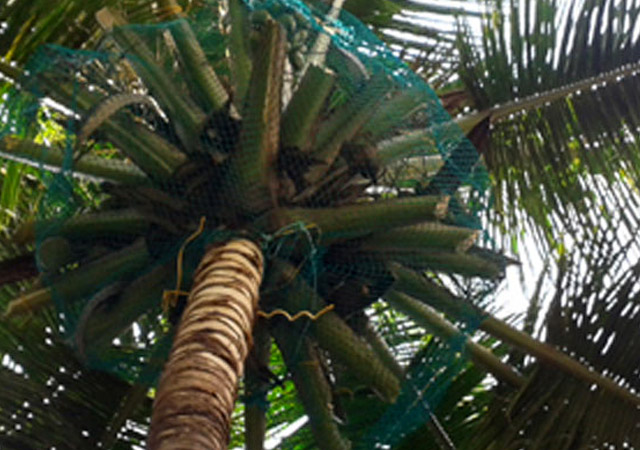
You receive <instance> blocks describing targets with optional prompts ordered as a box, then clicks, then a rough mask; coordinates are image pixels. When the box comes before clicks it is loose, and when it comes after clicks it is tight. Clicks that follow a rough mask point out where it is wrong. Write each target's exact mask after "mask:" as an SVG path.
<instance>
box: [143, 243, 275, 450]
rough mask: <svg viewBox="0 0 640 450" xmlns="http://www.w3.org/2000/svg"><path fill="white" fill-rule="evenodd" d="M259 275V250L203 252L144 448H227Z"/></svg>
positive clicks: (237, 247)
mask: <svg viewBox="0 0 640 450" xmlns="http://www.w3.org/2000/svg"><path fill="white" fill-rule="evenodd" d="M262 272H263V256H262V252H261V250H260V248H259V247H257V246H256V244H254V243H253V242H251V241H247V240H234V241H231V242H229V243H227V244H225V245H222V246H219V247H214V248H212V249H210V250H208V251H207V253H206V254H205V256H204V258H203V259H202V262H201V263H200V266H199V267H198V269H197V271H196V274H195V277H194V281H193V287H192V289H191V293H190V294H189V299H188V302H187V307H186V309H185V311H184V313H183V315H182V320H181V322H180V325H179V327H178V331H177V333H176V337H175V339H174V343H173V348H172V350H171V355H170V357H169V360H168V362H167V364H166V365H165V369H164V372H163V374H162V377H161V379H160V385H159V387H158V392H157V394H156V398H155V403H154V405H153V414H152V417H151V430H150V433H149V442H148V444H149V445H148V448H149V449H151V450H159V449H162V450H168V449H184V450H186V449H189V450H196V449H206V450H217V449H226V448H227V445H228V441H229V428H230V421H231V413H232V411H233V407H234V403H235V399H236V393H237V385H238V378H239V377H240V376H241V375H242V372H243V367H244V360H245V357H246V356H247V353H248V351H249V348H250V346H251V331H252V326H253V322H254V317H255V311H256V309H257V304H258V291H259V287H260V283H261V281H262Z"/></svg>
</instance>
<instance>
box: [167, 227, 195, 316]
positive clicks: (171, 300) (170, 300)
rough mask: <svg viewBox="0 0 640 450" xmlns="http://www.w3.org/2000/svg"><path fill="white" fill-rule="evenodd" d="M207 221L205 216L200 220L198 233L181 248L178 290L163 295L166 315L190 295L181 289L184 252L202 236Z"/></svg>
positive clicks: (177, 274) (177, 277) (177, 275)
mask: <svg viewBox="0 0 640 450" xmlns="http://www.w3.org/2000/svg"><path fill="white" fill-rule="evenodd" d="M205 221H206V218H205V217H204V216H203V217H201V218H200V226H198V229H197V230H196V231H194V232H193V233H192V234H191V236H189V237H188V238H187V239H186V240H185V241H184V242H183V243H182V246H181V247H180V250H179V251H178V258H177V261H176V265H177V267H176V288H175V289H174V290H173V291H169V290H167V291H164V292H163V293H162V311H163V312H164V313H165V314H166V313H167V311H169V307H170V306H176V304H177V303H178V299H179V298H180V297H181V296H187V295H189V293H188V292H186V291H183V290H181V289H180V287H181V285H182V261H183V259H184V251H185V249H186V248H187V245H189V244H190V243H191V242H192V241H193V240H194V239H196V238H197V237H198V236H200V235H201V234H202V231H203V230H204V223H205Z"/></svg>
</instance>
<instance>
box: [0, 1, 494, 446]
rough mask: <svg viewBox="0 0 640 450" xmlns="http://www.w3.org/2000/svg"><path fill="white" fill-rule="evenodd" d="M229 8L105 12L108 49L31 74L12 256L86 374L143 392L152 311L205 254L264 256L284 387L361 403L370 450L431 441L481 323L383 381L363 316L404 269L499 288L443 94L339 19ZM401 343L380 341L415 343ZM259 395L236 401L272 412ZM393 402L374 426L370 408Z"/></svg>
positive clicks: (12, 113)
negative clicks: (29, 244)
mask: <svg viewBox="0 0 640 450" xmlns="http://www.w3.org/2000/svg"><path fill="white" fill-rule="evenodd" d="M219 6H221V5H218V4H217V3H216V4H211V5H209V6H208V7H204V8H202V9H201V10H200V12H199V14H198V15H197V16H195V17H194V18H192V19H191V20H189V21H187V20H184V19H182V20H177V21H173V22H169V23H164V24H161V25H155V26H132V25H126V26H119V23H120V22H121V19H120V18H119V17H118V16H117V14H115V13H104V14H102V15H99V19H100V20H101V21H102V22H103V25H104V26H105V27H107V28H109V27H113V30H112V31H111V32H110V33H109V34H108V35H107V37H106V38H105V39H103V41H102V44H101V47H100V48H99V49H98V50H97V51H92V52H89V51H77V50H69V49H65V48H61V47H56V46H47V47H44V48H42V49H41V50H40V51H39V52H38V53H37V55H36V56H35V57H34V58H33V59H32V61H31V62H30V64H29V65H28V67H27V72H26V73H25V75H24V77H23V79H22V80H20V86H19V87H20V89H19V90H16V93H18V92H19V93H20V94H19V95H18V94H16V95H14V96H13V97H11V98H10V99H9V103H8V104H9V107H8V108H7V111H8V120H7V122H6V125H5V129H4V133H3V134H2V138H3V142H4V144H5V145H4V154H5V156H7V157H10V158H13V159H18V160H21V161H27V162H30V163H31V164H36V165H38V166H39V167H41V168H42V169H43V173H44V174H46V175H43V177H44V179H45V182H46V186H47V193H46V195H45V196H44V198H43V200H42V202H41V203H40V205H39V218H38V221H37V223H35V224H29V225H27V226H25V227H24V229H23V230H21V233H22V236H23V238H24V239H26V240H28V239H29V237H31V238H33V239H34V240H35V244H36V248H37V257H38V264H39V268H40V270H41V273H42V276H43V280H44V286H45V287H46V292H47V295H49V296H50V298H51V299H52V300H53V303H54V304H55V307H56V310H57V312H58V315H59V319H60V323H61V325H62V327H63V329H64V333H65V335H66V336H67V337H68V341H69V344H70V345H72V346H73V347H74V348H75V349H76V350H77V352H78V354H80V355H81V357H82V358H83V359H84V360H85V361H86V363H87V364H88V365H89V366H90V367H93V368H99V369H103V370H109V371H112V372H116V373H118V374H120V375H121V376H123V377H125V378H126V379H127V380H129V381H132V382H137V383H146V384H148V385H153V383H155V381H156V380H157V376H158V373H159V371H160V370H161V367H162V364H163V361H164V360H165V358H166V355H167V353H168V349H169V345H170V341H171V332H172V330H173V325H175V323H176V322H177V320H178V319H179V316H180V313H181V310H182V306H183V304H184V301H185V298H184V296H182V297H179V300H178V302H177V304H175V305H173V306H172V307H171V308H170V310H169V312H168V313H166V314H165V313H164V312H163V308H162V299H163V295H165V294H166V292H167V291H172V290H175V289H178V290H182V291H188V290H189V288H190V283H191V276H192V274H193V272H194V270H195V268H196V266H197V264H198V262H199V260H200V258H201V257H202V255H203V253H204V251H205V248H206V247H207V246H209V245H212V244H215V243H218V242H223V241H226V240H228V239H230V238H233V237H238V236H245V237H249V238H250V239H253V240H254V241H256V242H259V243H260V244H261V246H262V249H263V252H264V254H265V258H266V261H267V278H266V279H265V281H264V283H263V293H262V297H263V299H262V300H261V308H262V309H263V310H264V311H265V312H266V313H269V312H272V313H273V312H277V311H280V314H277V313H276V314H274V315H273V316H269V317H270V319H269V322H270V324H271V325H272V328H274V329H273V330H272V333H273V335H274V336H275V337H276V343H277V344H278V346H279V347H281V349H282V351H283V357H284V359H285V362H286V363H287V366H289V367H290V370H291V371H292V373H293V377H294V381H296V382H297V383H301V381H300V380H301V379H302V378H304V376H306V375H304V374H305V373H306V372H304V370H307V369H305V368H304V367H306V366H303V365H300V363H301V362H305V361H306V359H308V358H313V359H314V360H318V361H320V362H321V363H322V365H323V366H324V368H323V369H322V370H323V371H324V373H325V375H326V377H327V379H330V380H332V383H333V384H335V385H336V386H342V387H343V388H344V389H346V390H348V391H350V392H352V393H353V392H355V391H357V390H358V389H359V386H361V385H362V383H364V384H365V385H366V384H367V383H369V384H370V385H373V386H374V392H375V393H376V395H373V396H371V395H368V394H367V395H365V396H364V397H363V398H362V399H360V398H359V397H358V395H357V394H355V395H351V396H350V397H349V398H350V400H345V403H347V406H346V407H345V408H346V410H349V409H351V410H353V409H357V408H362V406H363V405H364V406H366V407H367V408H370V410H371V411H372V416H371V417H369V418H368V419H367V420H366V421H365V422H366V424H367V425H368V426H369V427H370V428H369V431H368V432H366V433H363V432H362V430H358V431H355V430H352V431H351V432H349V427H346V428H345V430H346V431H345V432H346V433H347V435H348V437H349V438H350V439H352V440H357V439H359V442H360V444H359V445H361V448H374V447H375V446H384V445H396V444H397V443H398V442H400V441H401V440H402V438H403V437H404V436H406V435H408V434H410V433H411V432H412V431H414V429H416V428H417V427H419V426H420V425H422V424H424V423H425V422H426V421H429V420H431V418H432V411H433V410H434V408H435V406H436V405H437V403H438V402H439V401H440V399H441V398H442V395H443V393H444V392H445V391H446V388H447V387H448V385H449V383H450V382H451V380H453V379H454V378H455V377H456V376H457V374H458V373H459V372H460V370H461V369H462V368H463V366H464V364H463V362H464V361H466V359H465V353H466V350H465V347H464V343H465V339H466V336H467V335H468V334H470V333H471V332H473V331H474V330H475V329H476V328H477V326H478V323H479V320H480V316H479V314H477V313H475V309H473V308H467V309H465V311H466V313H465V314H463V315H459V316H457V317H453V318H452V319H454V320H455V321H457V322H459V323H462V324H463V327H462V328H463V329H464V333H461V334H457V335H455V336H453V337H452V336H444V337H443V338H442V340H441V343H440V344H439V345H438V346H437V348H436V347H433V346H432V347H431V349H430V351H429V352H428V353H427V354H417V355H415V356H414V354H415V353H416V349H417V348H418V347H419V345H417V343H416V342H414V344H416V345H413V346H411V345H410V346H409V347H410V351H409V356H408V357H406V358H404V359H403V358H397V359H398V360H397V361H395V364H397V367H399V369H397V368H396V369H389V367H385V363H384V362H382V363H381V362H380V361H379V360H384V358H385V355H384V351H379V352H377V356H375V355H374V354H375V353H376V352H373V353H371V351H370V350H366V351H364V350H362V342H363V341H364V340H365V337H366V336H367V333H365V332H364V331H363V330H365V329H366V330H369V331H371V330H374V331H375V329H376V328H378V329H380V325H381V321H380V320H379V318H377V316H376V314H375V309H371V307H370V306H371V305H372V304H373V303H374V302H378V301H380V299H384V298H385V296H386V295H387V293H388V292H390V291H393V290H394V289H396V280H397V276H396V272H395V270H394V269H393V267H395V266H394V264H395V265H399V266H401V267H402V268H404V270H410V271H412V272H414V273H416V274H419V276H421V277H423V278H425V279H429V280H433V281H436V282H438V283H441V284H444V285H445V286H447V282H446V278H447V277H450V278H455V279H456V280H462V279H466V280H470V279H474V280H477V279H481V280H486V283H489V284H491V283H492V281H493V280H496V279H498V278H500V276H501V274H502V272H503V270H504V265H505V264H506V261H505V260H503V259H502V258H501V257H500V256H499V255H496V254H493V253H491V252H490V251H489V250H487V249H486V248H481V247H479V246H478V245H477V244H476V241H477V240H478V236H479V235H480V221H479V219H478V212H480V211H482V210H483V209H484V208H486V207H487V204H486V202H487V198H486V197H485V194H486V191H487V187H488V177H487V175H486V172H485V171H484V169H483V168H482V167H481V165H479V164H478V155H477V152H476V151H475V149H474V148H473V146H472V145H471V144H470V143H469V141H468V140H467V139H466V138H465V137H464V135H463V134H462V132H461V131H460V130H459V128H458V127H457V126H456V125H455V123H454V122H453V121H452V120H451V118H450V117H449V115H448V114H447V113H446V112H445V111H444V109H443V108H442V106H441V105H440V103H439V101H438V98H437V96H436V94H435V93H434V92H433V91H432V90H431V89H430V88H429V87H428V86H427V85H426V84H425V83H424V82H423V81H421V80H420V78H419V77H418V76H417V75H416V74H414V73H412V72H411V71H410V70H409V69H408V68H407V66H405V65H404V64H402V63H401V62H400V61H399V60H398V59H397V57H396V56H395V55H394V54H393V53H392V52H391V51H390V50H389V49H388V48H387V47H386V46H385V45H384V44H383V43H382V42H380V41H379V40H378V39H377V38H376V37H375V36H374V35H373V34H372V33H371V32H370V31H369V30H368V29H367V28H366V27H365V26H364V25H362V24H361V23H359V22H358V21H357V20H355V19H354V18H352V17H351V16H349V15H348V14H346V13H341V14H340V16H339V18H337V17H335V18H332V15H335V14H333V13H332V12H331V11H330V10H329V9H327V8H325V7H322V6H320V7H317V8H311V7H309V6H308V5H305V4H303V3H302V2H299V1H295V0H288V1H287V0H279V1H264V2H258V1H249V2H247V3H246V4H244V3H241V2H236V1H230V2H228V3H223V4H222V6H224V7H223V8H218V7H219ZM44 128H47V129H49V130H51V129H53V130H56V133H49V136H48V137H45V138H42V137H41V136H42V133H43V129H44ZM39 136H40V137H39ZM201 221H204V229H203V230H201V232H199V233H197V234H196V235H195V236H194V240H192V241H189V242H188V243H187V242H186V240H187V238H188V237H189V236H191V235H192V234H193V233H194V230H196V229H197V228H198V225H199V224H200V223H201ZM25 236H26V237H25ZM483 244H486V242H483ZM485 247H486V245H485ZM287 274H289V275H290V276H287ZM455 285H458V284H453V285H452V284H449V285H448V286H455ZM331 305H332V306H331ZM327 306H331V307H332V308H333V310H332V311H330V313H327V314H324V315H322V316H321V317H320V316H314V315H317V314H318V313H319V312H321V311H323V310H324V311H328V309H327ZM283 311H284V312H287V313H288V314H289V315H290V316H293V315H294V314H296V313H299V312H307V313H308V316H306V317H303V318H301V319H299V320H296V321H294V322H289V321H287V320H285V319H284V318H283V317H282V316H283V315H284V314H282V312H283ZM309 317H311V319H309ZM365 319H366V320H367V321H369V322H370V323H369V325H368V326H367V327H365V328H364V329H362V328H359V326H358V325H357V323H359V322H358V321H361V320H365ZM465 324H466V325H465ZM395 333H398V335H399V336H400V338H398V339H396V337H397V336H394V332H387V335H386V338H387V340H389V341H393V340H394V339H396V340H397V341H398V342H400V341H402V342H403V343H404V344H407V342H409V343H411V339H412V338H410V337H406V336H403V335H402V330H397V331H396V332H395ZM374 334H375V333H374ZM354 338H355V339H356V341H353V342H352V340H353V339H354ZM292 340H293V341H295V342H298V344H299V345H295V346H291V345H289V344H287V342H288V341H292ZM414 340H415V339H414ZM418 341H419V340H418ZM319 348H320V349H321V350H318V349H319ZM366 348H367V349H371V348H375V345H374V344H373V343H371V342H369V343H367V344H366ZM397 348H398V346H397V345H396V346H394V349H397ZM371 355H374V356H371ZM387 356H388V355H387ZM411 357H414V361H413V363H412V364H411V365H410V368H409V369H408V372H407V371H406V370H405V368H404V367H402V366H403V364H406V363H407V361H408V359H410V358H411ZM305 358H306V359H305ZM367 358H374V359H375V361H372V362H368V361H367ZM391 359H393V358H391ZM349 361H356V363H355V364H356V365H357V364H360V365H361V368H360V369H358V368H357V367H356V368H355V369H354V367H352V366H350V365H349ZM363 365H364V366H363ZM391 365H392V366H393V363H392V364H391ZM296 367H297V369H296ZM301 367H302V368H301ZM377 367H380V370H379V371H378V372H376V370H377V369H376V368H377ZM394 371H395V375H394ZM390 374H391V375H390ZM354 379H356V380H357V381H354ZM402 380H404V384H403V385H402V386H403V387H402V388H401V389H400V381H402ZM296 387H297V389H298V390H299V391H302V390H304V389H305V387H304V385H298V384H296ZM267 390H268V389H267ZM398 394H399V396H398ZM260 395H262V396H263V398H262V399H261V398H259V397H255V396H252V395H247V396H246V397H245V399H249V403H251V402H253V403H259V404H262V405H266V403H265V398H266V392H262V393H260ZM322 395H325V394H322ZM302 396H303V400H304V399H305V398H307V400H304V401H307V404H305V407H306V408H307V410H308V413H309V414H312V415H313V413H312V412H309V404H308V402H310V401H311V400H308V398H310V397H312V396H307V397H304V395H302ZM396 396H398V400H397V401H396V402H395V404H394V405H392V406H390V407H389V409H388V410H386V412H385V409H386V406H384V405H385V403H384V402H381V401H380V399H383V400H386V401H390V402H392V401H393V400H394V399H395V398H396ZM360 400H362V401H360ZM334 401H336V402H337V401H338V399H337V397H336V396H334ZM311 421H312V422H313V418H312V419H311ZM312 428H313V424H312ZM350 433H351V434H350ZM381 448H382V447H381Z"/></svg>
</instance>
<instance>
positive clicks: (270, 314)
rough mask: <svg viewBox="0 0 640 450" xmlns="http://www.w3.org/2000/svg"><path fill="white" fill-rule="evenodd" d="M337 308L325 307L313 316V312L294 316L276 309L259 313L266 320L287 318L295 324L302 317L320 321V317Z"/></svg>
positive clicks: (332, 306)
mask: <svg viewBox="0 0 640 450" xmlns="http://www.w3.org/2000/svg"><path fill="white" fill-rule="evenodd" d="M334 307H335V305H333V304H332V305H329V306H325V307H324V308H322V309H321V310H320V311H318V312H317V313H315V314H313V313H312V312H309V311H300V312H299V313H296V314H294V315H293V316H292V315H291V314H289V313H288V312H287V311H285V310H284V309H274V310H273V311H271V312H268V313H266V312H264V311H258V315H259V316H260V317H264V318H265V319H271V318H272V317H273V316H278V315H280V316H284V317H286V318H287V320H288V321H289V322H295V321H296V320H298V319H299V318H300V317H303V316H304V317H308V318H309V319H311V320H314V321H315V320H318V319H319V318H320V317H322V316H323V315H325V314H326V313H328V312H329V311H331V310H332V309H333V308H334Z"/></svg>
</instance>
